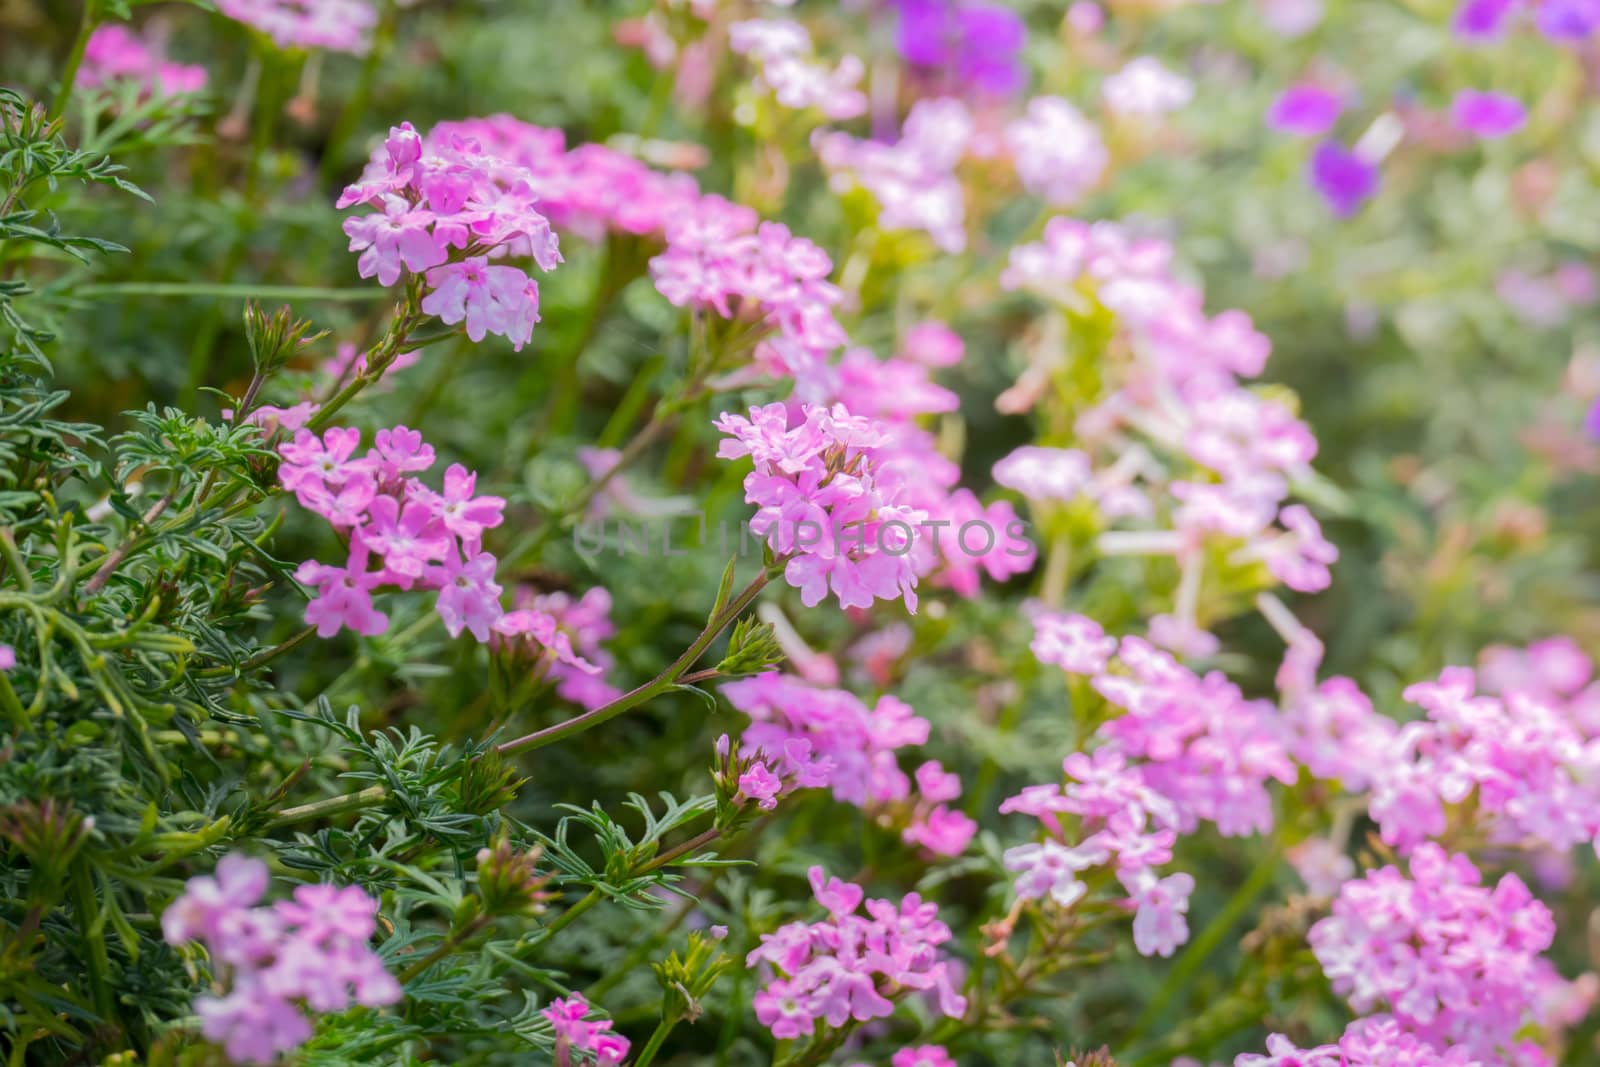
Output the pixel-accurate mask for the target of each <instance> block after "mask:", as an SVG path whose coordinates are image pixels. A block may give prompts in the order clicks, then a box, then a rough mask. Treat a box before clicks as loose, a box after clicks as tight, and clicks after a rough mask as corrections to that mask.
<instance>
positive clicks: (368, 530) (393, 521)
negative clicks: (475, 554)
mask: <svg viewBox="0 0 1600 1067" xmlns="http://www.w3.org/2000/svg"><path fill="white" fill-rule="evenodd" d="M360 537H361V540H362V541H363V542H365V543H366V545H367V547H368V548H370V549H372V550H373V551H374V552H376V553H378V555H379V556H381V557H383V566H384V569H385V570H386V571H388V572H389V574H390V575H391V577H392V579H393V580H394V582H395V584H396V585H399V586H400V587H401V588H408V587H409V586H410V585H411V584H412V583H414V582H416V581H417V580H418V579H420V578H421V577H422V576H423V574H424V573H425V572H426V571H427V568H428V565H429V564H432V563H438V562H440V561H442V560H443V559H444V558H445V557H446V556H447V555H448V554H449V553H450V549H451V541H450V538H449V537H448V536H447V535H446V534H445V531H444V529H443V528H442V527H440V526H439V524H438V521H437V519H436V517H435V515H434V510H433V508H431V507H429V506H428V505H427V504H426V503H424V502H423V501H420V500H411V501H408V502H406V503H405V504H404V505H402V504H401V503H400V502H399V501H398V500H397V499H395V498H394V497H392V496H383V497H379V498H378V499H377V500H375V501H373V504H372V514H371V516H370V519H369V521H368V523H367V525H366V526H365V527H363V528H362V530H361V533H360Z"/></svg>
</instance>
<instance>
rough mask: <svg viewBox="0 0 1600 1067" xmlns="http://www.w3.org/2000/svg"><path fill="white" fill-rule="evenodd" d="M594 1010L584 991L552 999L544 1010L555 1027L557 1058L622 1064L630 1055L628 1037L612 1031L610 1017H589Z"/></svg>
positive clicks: (599, 1066) (613, 1066)
mask: <svg viewBox="0 0 1600 1067" xmlns="http://www.w3.org/2000/svg"><path fill="white" fill-rule="evenodd" d="M590 1010H591V1009H590V1006H589V1002H588V1001H587V1000H585V999H584V997H583V994H582V993H574V994H572V995H571V996H570V997H565V998H558V999H556V1000H552V1001H551V1002H550V1004H549V1006H547V1007H546V1008H545V1009H544V1010H543V1011H542V1012H540V1014H541V1015H543V1016H544V1017H545V1018H546V1019H547V1020H549V1022H550V1026H551V1028H552V1029H553V1030H554V1031H555V1035H556V1058H557V1059H558V1060H560V1061H561V1062H563V1063H565V1062H569V1061H570V1062H571V1063H573V1064H579V1063H590V1062H592V1063H594V1065H595V1067H618V1065H619V1064H621V1063H622V1061H623V1060H625V1059H627V1058H628V1049H629V1047H630V1045H629V1042H628V1039H627V1038H625V1037H623V1036H622V1035H621V1034H616V1033H612V1032H611V1020H610V1019H589V1018H587V1016H588V1014H589V1012H590ZM574 1054H576V1055H574Z"/></svg>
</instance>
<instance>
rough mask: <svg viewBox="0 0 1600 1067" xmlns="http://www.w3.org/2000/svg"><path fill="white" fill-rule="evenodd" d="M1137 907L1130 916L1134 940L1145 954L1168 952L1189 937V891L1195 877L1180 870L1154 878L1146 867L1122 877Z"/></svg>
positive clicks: (1173, 950) (1154, 954)
mask: <svg viewBox="0 0 1600 1067" xmlns="http://www.w3.org/2000/svg"><path fill="white" fill-rule="evenodd" d="M1122 881H1123V885H1124V886H1126V887H1127V889H1128V892H1129V893H1130V894H1132V896H1133V901H1134V904H1135V906H1136V907H1137V908H1138V911H1137V912H1136V913H1135V914H1134V917H1133V944H1134V947H1135V948H1137V949H1138V950H1139V953H1140V954H1141V955H1144V956H1170V955H1172V954H1173V953H1174V952H1175V951H1177V948H1178V946H1179V945H1181V944H1183V943H1184V942H1185V941H1187V940H1189V923H1188V921H1187V920H1186V919H1185V918H1184V916H1185V914H1186V913H1187V912H1188V910H1189V894H1190V893H1192V892H1194V877H1193V876H1192V875H1189V874H1187V873H1185V872H1183V871H1179V872H1178V873H1177V874H1169V875H1167V876H1166V877H1165V878H1157V877H1156V876H1155V875H1154V874H1152V873H1150V872H1149V871H1148V870H1144V871H1140V872H1138V873H1137V874H1135V875H1132V876H1125V877H1123V880H1122Z"/></svg>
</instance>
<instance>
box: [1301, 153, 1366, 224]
mask: <svg viewBox="0 0 1600 1067" xmlns="http://www.w3.org/2000/svg"><path fill="white" fill-rule="evenodd" d="M1307 179H1308V180H1309V181H1310V182H1311V187H1312V188H1313V189H1315V190H1316V191H1317V192H1319V193H1321V194H1322V198H1323V199H1324V200H1326V201H1327V202H1328V206H1329V207H1330V208H1332V209H1333V213H1334V214H1335V215H1337V216H1339V217H1340V218H1341V219H1347V218H1349V217H1350V216H1351V215H1354V214H1355V213H1356V211H1357V210H1358V209H1359V208H1360V207H1361V204H1362V202H1363V201H1365V200H1366V199H1367V198H1368V197H1370V196H1372V194H1373V193H1375V192H1377V191H1378V168H1377V167H1375V166H1373V165H1372V164H1371V163H1368V162H1367V161H1366V160H1364V159H1362V158H1361V157H1360V156H1358V155H1356V154H1355V153H1354V152H1351V151H1350V150H1349V149H1347V148H1345V147H1344V146H1343V145H1341V144H1340V143H1339V142H1338V141H1324V142H1322V143H1321V144H1320V145H1318V146H1317V150H1316V152H1314V153H1312V156H1311V168H1310V171H1309V172H1308V174H1307Z"/></svg>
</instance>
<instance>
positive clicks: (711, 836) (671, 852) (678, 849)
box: [633, 826, 722, 877]
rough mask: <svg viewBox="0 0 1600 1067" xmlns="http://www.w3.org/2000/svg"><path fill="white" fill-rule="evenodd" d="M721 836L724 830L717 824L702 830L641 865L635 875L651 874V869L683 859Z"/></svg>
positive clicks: (658, 868)
mask: <svg viewBox="0 0 1600 1067" xmlns="http://www.w3.org/2000/svg"><path fill="white" fill-rule="evenodd" d="M721 836H722V831H721V830H719V829H717V828H716V827H715V826H712V827H709V828H707V829H705V830H701V831H700V832H699V833H698V834H695V835H694V836H693V837H691V838H689V840H687V841H685V842H683V844H681V845H675V846H673V847H672V848H669V849H667V851H665V852H663V853H662V854H661V855H659V856H657V857H656V858H655V859H653V860H651V861H650V862H649V863H647V864H645V865H644V866H643V867H640V868H639V869H638V870H637V871H634V872H633V873H634V876H635V877H639V876H642V875H646V874H649V873H650V872H651V871H658V870H660V869H661V868H663V867H665V866H666V865H667V864H669V863H671V862H672V861H673V860H677V859H682V858H683V857H684V856H687V855H688V854H689V853H691V852H695V851H698V850H699V849H702V848H704V847H705V846H707V845H709V844H711V842H713V841H715V840H716V839H717V838H719V837H721Z"/></svg>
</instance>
